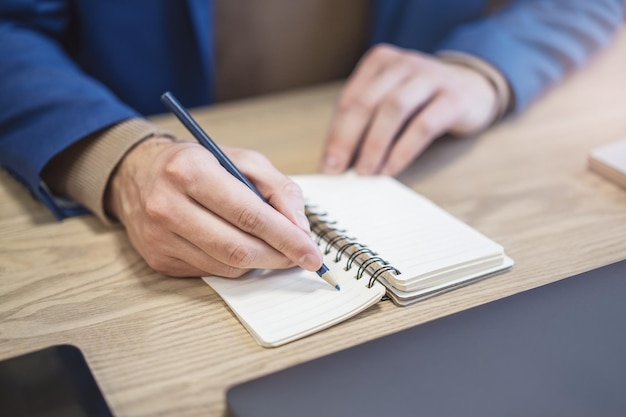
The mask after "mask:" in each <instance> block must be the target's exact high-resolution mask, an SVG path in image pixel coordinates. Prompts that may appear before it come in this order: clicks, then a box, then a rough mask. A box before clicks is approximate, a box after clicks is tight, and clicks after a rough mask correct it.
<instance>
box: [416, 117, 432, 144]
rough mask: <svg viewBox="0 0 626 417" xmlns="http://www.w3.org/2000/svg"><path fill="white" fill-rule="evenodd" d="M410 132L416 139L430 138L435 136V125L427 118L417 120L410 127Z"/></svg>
mask: <svg viewBox="0 0 626 417" xmlns="http://www.w3.org/2000/svg"><path fill="white" fill-rule="evenodd" d="M411 131H412V133H413V135H414V136H416V137H418V138H423V139H426V138H430V137H432V136H433V135H434V134H435V125H434V123H433V122H432V121H431V120H430V119H428V118H419V119H418V120H415V122H414V123H412V125H411Z"/></svg>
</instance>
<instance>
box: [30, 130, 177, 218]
mask: <svg viewBox="0 0 626 417" xmlns="http://www.w3.org/2000/svg"><path fill="white" fill-rule="evenodd" d="M152 136H173V135H171V134H170V133H169V132H167V131H164V130H162V129H161V128H159V127H157V126H156V125H153V124H152V123H150V122H148V121H147V120H144V119H138V118H133V119H128V120H126V121H123V122H121V123H118V124H116V125H113V126H111V127H108V128H105V129H103V130H100V131H98V132H95V133H93V134H91V135H89V136H87V137H85V138H84V139H81V140H80V141H78V142H77V143H75V144H73V145H72V146H70V147H69V148H67V149H66V150H64V151H63V152H61V153H60V154H59V155H57V156H55V157H54V159H52V161H50V163H49V164H48V165H47V166H46V167H45V169H44V170H43V172H42V178H43V180H44V182H45V183H46V184H47V185H48V187H49V188H50V189H51V190H52V191H53V192H54V193H55V194H58V195H60V196H64V197H69V198H70V199H72V200H74V201H76V202H78V203H80V204H82V205H83V206H85V207H86V208H87V209H89V210H90V211H91V212H93V213H94V214H95V215H96V216H98V218H100V220H102V222H103V223H104V224H106V225H108V226H112V225H113V224H115V223H116V221H115V219H112V218H110V217H109V216H108V215H107V213H106V212H105V210H104V193H105V190H106V187H107V185H108V183H109V179H110V177H111V175H112V174H113V172H114V170H115V168H116V167H117V165H118V164H119V163H120V161H121V160H122V159H123V158H124V156H125V155H126V153H127V152H128V151H129V150H130V149H132V148H133V147H134V146H135V145H137V144H138V143H139V142H141V141H143V140H145V139H147V138H149V137H152Z"/></svg>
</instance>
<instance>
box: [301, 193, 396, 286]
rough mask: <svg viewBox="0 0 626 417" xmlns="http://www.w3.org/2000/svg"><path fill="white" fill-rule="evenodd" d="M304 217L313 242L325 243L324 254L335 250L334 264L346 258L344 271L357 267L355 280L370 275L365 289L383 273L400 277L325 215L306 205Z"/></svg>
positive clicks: (376, 255) (381, 259)
mask: <svg viewBox="0 0 626 417" xmlns="http://www.w3.org/2000/svg"><path fill="white" fill-rule="evenodd" d="M305 213H306V216H307V217H308V219H309V224H310V225H311V230H312V231H313V233H315V235H316V238H315V241H316V242H317V244H318V245H320V244H321V242H322V240H323V241H325V242H326V245H325V247H324V254H325V255H328V254H329V253H330V252H331V251H332V250H333V249H336V251H337V252H336V254H335V259H334V260H335V262H337V263H338V262H340V261H341V259H342V258H343V257H344V256H346V257H347V260H346V264H345V266H344V269H345V270H346V271H349V270H350V269H351V268H352V267H353V266H354V265H355V264H356V265H358V269H357V272H356V276H355V279H357V280H359V279H361V278H362V277H363V275H364V274H365V273H367V274H368V275H370V279H369V281H368V284H367V287H368V288H371V287H372V286H373V285H374V282H375V281H377V280H378V279H379V278H380V277H381V276H383V274H385V273H393V274H395V275H400V274H401V272H400V271H399V270H398V269H397V268H395V267H393V266H392V265H389V263H388V262H387V261H386V260H384V259H383V258H381V257H380V256H378V254H377V253H375V252H374V251H372V250H371V249H370V248H368V247H367V246H365V245H363V244H361V243H359V242H358V241H357V240H356V238H354V237H349V236H348V235H346V234H345V233H346V231H345V230H343V229H339V228H336V227H334V225H335V224H336V222H334V221H331V220H328V219H327V218H326V216H327V214H326V213H316V212H315V211H313V207H312V206H309V205H307V206H306V207H305Z"/></svg>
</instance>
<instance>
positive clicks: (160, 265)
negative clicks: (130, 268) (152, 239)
mask: <svg viewBox="0 0 626 417" xmlns="http://www.w3.org/2000/svg"><path fill="white" fill-rule="evenodd" d="M144 259H145V260H146V262H147V264H148V266H150V268H152V269H154V270H155V271H157V272H160V273H161V274H166V275H174V274H175V271H174V269H173V268H172V265H171V264H170V262H169V261H168V259H167V258H166V257H164V256H160V255H154V254H146V256H145V257H144Z"/></svg>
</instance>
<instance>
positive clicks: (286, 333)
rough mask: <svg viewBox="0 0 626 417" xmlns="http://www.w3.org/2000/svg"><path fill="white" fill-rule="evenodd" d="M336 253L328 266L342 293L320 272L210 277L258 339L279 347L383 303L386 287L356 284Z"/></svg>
mask: <svg viewBox="0 0 626 417" xmlns="http://www.w3.org/2000/svg"><path fill="white" fill-rule="evenodd" d="M332 256H333V255H332V253H331V254H330V255H328V256H325V259H324V261H325V263H326V265H327V266H328V267H329V269H330V270H331V273H332V274H333V276H334V277H335V278H336V279H337V281H338V283H339V286H340V287H341V291H337V290H336V289H335V288H334V287H332V286H330V284H328V283H327V282H326V281H324V280H323V279H322V278H320V277H318V276H317V274H316V273H315V272H310V271H305V270H303V269H300V268H292V269H288V270H282V271H281V270H257V271H252V272H250V273H248V274H246V275H244V276H243V277H241V278H236V279H230V278H219V277H205V278H203V279H204V281H205V282H206V283H207V284H209V285H210V286H211V287H212V288H213V289H214V290H215V292H217V293H218V294H219V295H220V296H221V297H222V299H223V300H224V301H225V302H226V304H228V306H229V307H230V309H231V310H232V311H233V313H235V315H236V316H237V317H238V318H239V320H240V321H241V323H242V324H243V325H244V326H245V327H246V328H247V329H248V331H249V332H250V334H252V336H253V337H254V338H255V339H256V341H257V342H258V343H259V344H260V345H261V346H265V347H273V346H279V345H282V344H284V343H288V342H291V341H293V340H296V339H299V338H301V337H304V336H307V335H309V334H312V333H315V332H317V331H319V330H322V329H325V328H327V327H330V326H332V325H334V324H337V323H339V322H341V321H343V320H345V319H347V318H349V317H352V316H354V315H355V314H357V313H359V312H361V311H363V310H365V309H366V308H367V307H369V306H371V305H373V304H375V303H376V302H378V301H380V299H381V298H382V297H383V295H385V288H384V287H383V286H382V285H381V284H379V283H376V285H374V286H373V287H372V288H368V287H367V284H368V282H367V281H368V280H367V279H366V278H362V279H360V280H356V278H355V270H354V269H353V270H351V271H345V270H344V269H343V268H342V266H343V264H340V263H335V262H334V259H333V258H332Z"/></svg>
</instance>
